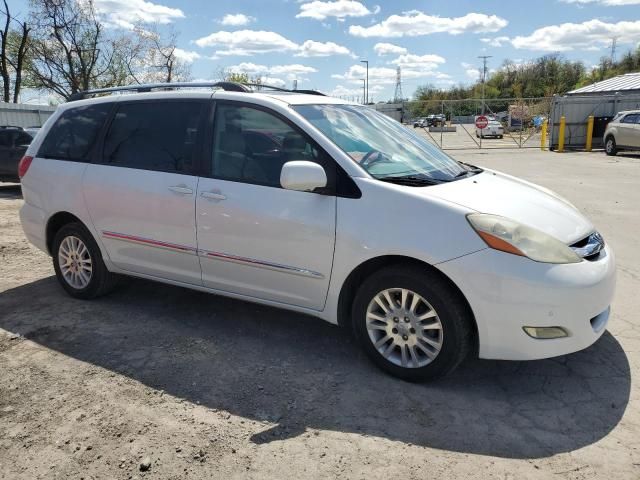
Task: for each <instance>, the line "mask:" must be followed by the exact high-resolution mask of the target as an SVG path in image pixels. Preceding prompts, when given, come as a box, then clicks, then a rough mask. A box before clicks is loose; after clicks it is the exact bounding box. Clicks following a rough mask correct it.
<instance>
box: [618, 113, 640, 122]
mask: <svg viewBox="0 0 640 480" xmlns="http://www.w3.org/2000/svg"><path fill="white" fill-rule="evenodd" d="M639 118H640V115H638V114H635V113H632V114H630V115H627V116H626V117H624V118H623V119H622V123H638V119H639Z"/></svg>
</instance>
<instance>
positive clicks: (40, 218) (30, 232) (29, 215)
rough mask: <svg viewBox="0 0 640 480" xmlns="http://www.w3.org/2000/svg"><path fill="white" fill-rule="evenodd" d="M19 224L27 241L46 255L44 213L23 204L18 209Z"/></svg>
mask: <svg viewBox="0 0 640 480" xmlns="http://www.w3.org/2000/svg"><path fill="white" fill-rule="evenodd" d="M20 223H21V224H22V230H23V231H24V234H25V236H26V237H27V240H29V242H31V243H32V244H33V245H35V246H36V247H38V248H39V249H40V250H42V251H43V252H45V253H47V254H48V253H49V249H48V248H47V240H46V238H47V236H46V227H45V226H46V224H47V216H46V213H45V211H44V210H42V209H41V208H38V207H35V206H33V205H30V204H29V203H27V202H25V203H24V204H23V205H22V208H20Z"/></svg>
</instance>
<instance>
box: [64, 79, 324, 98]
mask: <svg viewBox="0 0 640 480" xmlns="http://www.w3.org/2000/svg"><path fill="white" fill-rule="evenodd" d="M249 87H257V89H259V90H262V89H263V88H267V89H269V90H275V91H277V92H286V93H305V94H309V95H322V96H324V93H320V92H317V91H315V90H287V89H285V88H280V87H274V86H272V85H263V84H261V83H237V82H172V83H146V84H137V85H126V86H123V87H108V88H96V89H93V90H85V91H82V92H77V93H72V94H71V95H69V97H67V101H68V102H73V101H76V100H84V99H85V98H91V97H93V96H95V95H100V94H107V93H118V92H136V93H149V92H151V91H152V90H177V89H180V88H221V89H222V90H225V91H227V92H245V93H250V92H253V91H255V90H251V89H250V88H249Z"/></svg>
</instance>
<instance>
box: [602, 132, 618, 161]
mask: <svg viewBox="0 0 640 480" xmlns="http://www.w3.org/2000/svg"><path fill="white" fill-rule="evenodd" d="M604 152H605V153H606V154H607V155H609V156H610V157H614V156H615V155H616V153H618V148H617V146H616V139H615V138H613V136H612V135H609V136H608V137H607V139H606V140H605V141H604Z"/></svg>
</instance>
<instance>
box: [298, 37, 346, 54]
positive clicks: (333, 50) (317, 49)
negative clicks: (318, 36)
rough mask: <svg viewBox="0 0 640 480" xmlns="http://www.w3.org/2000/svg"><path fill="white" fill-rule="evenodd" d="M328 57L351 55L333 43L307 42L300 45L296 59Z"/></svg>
mask: <svg viewBox="0 0 640 480" xmlns="http://www.w3.org/2000/svg"><path fill="white" fill-rule="evenodd" d="M330 55H353V54H352V53H351V52H350V51H349V49H348V48H347V47H343V46H342V45H338V44H337V43H333V42H314V41H313V40H307V41H306V42H304V43H303V44H302V45H300V51H299V52H298V53H296V57H328V56H330Z"/></svg>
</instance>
